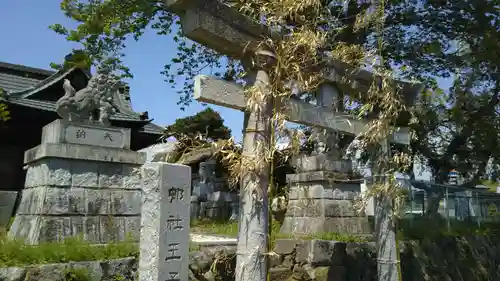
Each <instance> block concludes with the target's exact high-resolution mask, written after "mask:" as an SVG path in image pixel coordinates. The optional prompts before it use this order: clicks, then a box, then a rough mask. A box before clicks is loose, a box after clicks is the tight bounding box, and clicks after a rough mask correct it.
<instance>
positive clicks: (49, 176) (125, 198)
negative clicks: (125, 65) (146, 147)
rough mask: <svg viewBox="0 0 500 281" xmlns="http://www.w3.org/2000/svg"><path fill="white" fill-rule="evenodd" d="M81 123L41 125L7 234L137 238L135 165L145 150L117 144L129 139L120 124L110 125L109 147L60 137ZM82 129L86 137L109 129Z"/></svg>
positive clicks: (41, 238) (42, 238) (35, 239)
mask: <svg viewBox="0 0 500 281" xmlns="http://www.w3.org/2000/svg"><path fill="white" fill-rule="evenodd" d="M72 126H73V127H72ZM79 126H80V125H78V124H77V125H73V124H71V123H67V122H66V123H65V122H63V121H62V120H57V121H55V122H53V123H51V124H49V125H47V126H46V127H45V128H44V131H43V133H42V141H43V142H42V144H41V145H39V146H37V147H35V148H33V149H30V150H28V151H26V153H25V160H24V162H25V164H26V167H27V172H26V182H25V189H24V190H23V191H22V198H21V202H20V205H19V208H18V210H17V213H16V217H15V220H14V223H13V224H12V226H11V228H10V230H9V236H10V237H15V238H21V239H24V240H25V242H26V243H28V244H37V243H40V242H46V241H56V240H61V239H63V238H64V237H69V236H77V235H83V238H84V239H85V240H87V241H89V242H90V243H96V244H100V243H107V242H111V241H118V240H123V239H125V238H126V236H127V235H131V238H132V239H134V240H138V235H139V230H140V215H141V187H140V180H139V171H138V168H139V167H140V166H141V165H142V164H143V163H144V158H145V157H144V155H143V154H140V153H137V152H134V151H130V150H128V149H126V148H117V146H118V147H128V144H129V143H130V140H127V138H129V137H130V135H129V134H128V133H123V134H122V135H121V138H120V137H119V133H120V130H121V129H117V128H112V131H110V132H111V133H113V135H112V139H113V140H115V141H117V143H115V144H111V145H109V146H108V147H106V146H105V145H87V144H75V143H69V140H72V139H71V138H68V139H64V136H65V135H64V134H65V133H67V132H71V131H75V130H76V131H77V130H79V129H78V128H79ZM75 128H76V129H75ZM81 129H85V130H87V131H86V133H87V135H86V137H88V138H89V141H95V139H97V138H98V137H99V134H102V135H106V134H107V133H108V130H110V129H109V128H101V127H91V129H92V130H90V129H89V126H82V128H81ZM123 130H124V129H123ZM47 134H48V135H47ZM66 137H67V136H66ZM57 142H59V143H57ZM79 142H80V143H82V142H84V141H81V140H80V141H79Z"/></svg>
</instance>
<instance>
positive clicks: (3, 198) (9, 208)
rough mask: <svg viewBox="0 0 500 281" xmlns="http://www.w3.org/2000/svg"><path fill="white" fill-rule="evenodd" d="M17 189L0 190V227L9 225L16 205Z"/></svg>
mask: <svg viewBox="0 0 500 281" xmlns="http://www.w3.org/2000/svg"><path fill="white" fill-rule="evenodd" d="M16 199H17V191H0V229H1V228H5V227H7V224H8V223H9V221H10V218H11V217H12V215H13V212H14V207H15V205H16Z"/></svg>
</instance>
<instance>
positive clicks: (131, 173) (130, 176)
mask: <svg viewBox="0 0 500 281" xmlns="http://www.w3.org/2000/svg"><path fill="white" fill-rule="evenodd" d="M140 175H141V167H140V166H139V165H132V164H123V185H122V187H123V188H125V189H136V190H140V189H141V177H140Z"/></svg>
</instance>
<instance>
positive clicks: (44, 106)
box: [7, 98, 146, 121]
mask: <svg viewBox="0 0 500 281" xmlns="http://www.w3.org/2000/svg"><path fill="white" fill-rule="evenodd" d="M7 102H8V103H11V104H17V105H21V106H26V107H31V108H37V109H41V110H46V111H52V112H56V103H55V102H51V101H42V100H32V99H23V98H21V99H9V100H7ZM111 120H116V121H146V120H141V119H140V118H139V116H133V115H128V114H124V113H120V112H117V113H115V114H113V115H112V116H111Z"/></svg>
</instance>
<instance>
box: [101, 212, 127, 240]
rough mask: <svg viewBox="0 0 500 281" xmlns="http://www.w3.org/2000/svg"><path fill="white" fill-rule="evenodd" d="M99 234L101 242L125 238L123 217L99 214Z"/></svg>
mask: <svg viewBox="0 0 500 281" xmlns="http://www.w3.org/2000/svg"><path fill="white" fill-rule="evenodd" d="M99 235H100V241H101V243H110V242H117V241H123V240H125V238H126V233H125V218H124V217H115V216H100V217H99Z"/></svg>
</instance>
